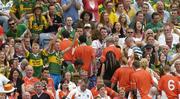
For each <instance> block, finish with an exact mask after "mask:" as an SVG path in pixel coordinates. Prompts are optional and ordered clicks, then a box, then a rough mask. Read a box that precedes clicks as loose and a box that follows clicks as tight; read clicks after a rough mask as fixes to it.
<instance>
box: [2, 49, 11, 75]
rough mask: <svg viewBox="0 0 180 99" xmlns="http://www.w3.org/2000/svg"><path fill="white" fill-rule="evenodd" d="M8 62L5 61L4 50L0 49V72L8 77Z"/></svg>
mask: <svg viewBox="0 0 180 99" xmlns="http://www.w3.org/2000/svg"><path fill="white" fill-rule="evenodd" d="M9 70H10V67H9V62H8V61H7V58H6V55H5V52H4V51H0V73H2V74H3V75H5V76H6V77H8V75H9Z"/></svg>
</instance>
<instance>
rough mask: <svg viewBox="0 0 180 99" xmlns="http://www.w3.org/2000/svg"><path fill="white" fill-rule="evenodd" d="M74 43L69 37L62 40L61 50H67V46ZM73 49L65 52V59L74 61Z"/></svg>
mask: <svg viewBox="0 0 180 99" xmlns="http://www.w3.org/2000/svg"><path fill="white" fill-rule="evenodd" d="M71 44H72V41H71V40H69V39H63V40H62V41H61V42H60V45H59V46H60V50H62V51H63V50H65V49H66V48H68V47H70V46H71ZM72 56H73V55H72V49H70V50H68V51H67V52H65V53H64V56H63V58H64V60H67V61H72Z"/></svg>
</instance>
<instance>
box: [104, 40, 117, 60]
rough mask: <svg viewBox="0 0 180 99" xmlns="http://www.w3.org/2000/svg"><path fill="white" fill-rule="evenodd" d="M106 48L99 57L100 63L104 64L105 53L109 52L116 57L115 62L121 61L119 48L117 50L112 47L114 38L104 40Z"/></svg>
mask: <svg viewBox="0 0 180 99" xmlns="http://www.w3.org/2000/svg"><path fill="white" fill-rule="evenodd" d="M106 46H107V47H106V48H104V50H103V52H102V55H101V62H102V63H103V62H105V60H106V53H107V52H109V51H112V52H113V53H114V54H115V56H116V60H117V61H120V60H121V50H120V49H119V48H117V47H116V46H115V45H114V38H113V37H108V38H107V40H106Z"/></svg>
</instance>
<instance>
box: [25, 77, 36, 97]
mask: <svg viewBox="0 0 180 99" xmlns="http://www.w3.org/2000/svg"><path fill="white" fill-rule="evenodd" d="M23 80H24V87H25V91H26V90H27V89H28V88H29V87H30V86H34V84H35V83H36V82H38V81H39V79H38V78H36V77H31V78H28V77H27V76H25V77H23ZM34 94H35V92H32V93H31V95H34Z"/></svg>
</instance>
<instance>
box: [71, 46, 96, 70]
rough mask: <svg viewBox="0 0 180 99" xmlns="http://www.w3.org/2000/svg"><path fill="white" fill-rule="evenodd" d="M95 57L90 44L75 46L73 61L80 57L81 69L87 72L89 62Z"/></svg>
mask: <svg viewBox="0 0 180 99" xmlns="http://www.w3.org/2000/svg"><path fill="white" fill-rule="evenodd" d="M94 58H95V52H94V49H93V48H92V47H91V46H86V45H85V46H79V47H77V48H76V50H75V52H74V61H75V60H76V59H82V61H83V63H84V65H83V66H82V69H83V70H85V71H87V72H89V71H90V70H91V69H90V66H91V63H92V61H93V59H94Z"/></svg>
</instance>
